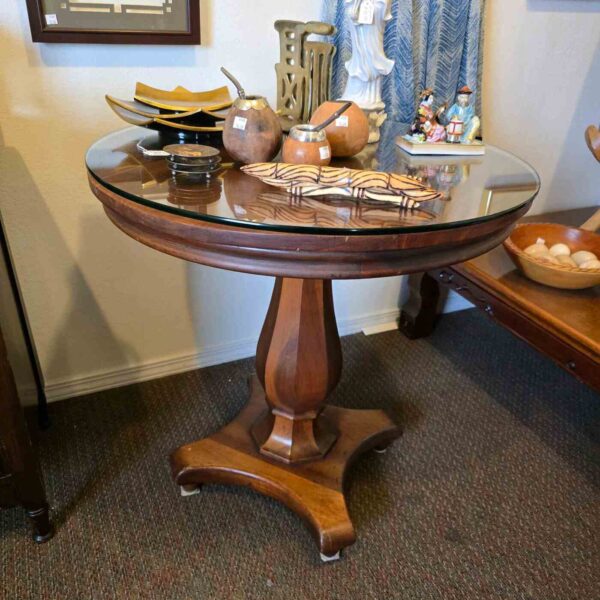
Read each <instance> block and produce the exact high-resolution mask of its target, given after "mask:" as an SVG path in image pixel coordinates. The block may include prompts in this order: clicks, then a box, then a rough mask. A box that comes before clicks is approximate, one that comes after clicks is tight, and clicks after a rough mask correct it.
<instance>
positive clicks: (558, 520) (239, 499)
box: [0, 310, 600, 600]
mask: <svg viewBox="0 0 600 600" xmlns="http://www.w3.org/2000/svg"><path fill="white" fill-rule="evenodd" d="M343 346H344V353H345V370H344V374H343V377H342V382H341V384H340V386H339V388H338V390H337V391H336V393H335V396H334V398H333V401H334V402H335V403H339V404H343V405H345V406H352V407H363V408H371V407H384V408H386V409H387V410H388V411H389V412H390V414H391V415H392V416H393V417H394V419H395V420H396V421H397V422H398V423H399V424H402V426H403V427H404V430H405V431H404V435H403V436H402V437H401V438H400V439H399V440H398V441H397V442H396V443H395V444H394V445H393V446H392V448H390V450H389V451H388V452H387V454H385V455H378V454H374V453H372V454H368V455H367V456H365V457H364V458H363V459H361V460H360V461H359V462H358V463H357V464H356V466H355V467H354V469H353V471H352V472H351V474H350V486H349V488H350V492H349V506H350V512H351V515H352V516H353V518H354V522H355V526H356V529H357V533H358V541H357V543H356V544H355V545H354V546H352V547H351V548H349V549H348V550H347V551H346V552H345V555H344V557H343V559H342V560H341V561H339V562H337V563H331V564H322V563H321V562H320V560H319V555H318V552H317V550H316V546H315V545H314V543H313V540H312V538H311V537H310V535H309V533H308V531H307V530H306V529H305V527H304V525H303V523H302V522H301V521H300V519H299V518H298V517H296V516H295V515H294V514H292V513H291V512H289V511H288V510H287V509H285V508H284V507H283V506H281V505H280V504H278V503H277V502H275V501H273V500H270V499H268V498H264V497H262V496H260V495H258V494H256V493H254V492H252V491H250V490H247V489H243V488H236V487H224V486H205V487H204V488H203V490H202V493H201V494H199V495H196V496H192V497H189V498H182V497H180V496H179V494H178V489H177V488H176V487H175V485H174V484H173V483H172V481H171V479H170V474H169V468H168V462H167V454H168V452H169V451H170V450H171V449H173V448H175V447H176V446H178V445H180V444H183V443H184V442H188V441H191V440H194V439H196V438H198V437H201V436H205V435H207V434H209V433H210V432H212V431H214V430H215V429H217V428H218V427H219V426H221V425H223V424H224V423H226V422H227V421H228V420H230V419H231V418H232V417H233V416H234V415H235V414H236V413H237V411H238V410H239V409H240V408H241V406H242V404H243V402H244V398H245V396H246V387H245V377H246V375H247V374H248V373H249V372H250V371H251V369H252V361H250V360H247V361H240V362H236V363H231V364H228V365H221V366H218V367H212V368H209V369H204V370H202V371H198V372H194V373H188V374H184V375H178V376H174V377H169V378H166V379H162V380H158V381H153V382H149V383H145V384H141V385H135V386H131V387H128V388H123V389H119V390H113V391H108V392H103V393H101V394H94V395H91V396H89V397H87V398H81V399H75V400H69V401H65V402H61V403H58V404H55V405H52V407H51V409H52V418H53V423H54V425H53V428H52V429H51V430H50V431H49V432H47V433H45V434H43V435H42V437H41V440H40V445H41V447H40V452H41V455H42V462H43V468H44V470H45V476H46V480H47V487H48V494H49V497H50V498H51V502H52V505H53V509H54V518H55V521H56V523H57V526H58V531H57V534H56V537H55V538H54V539H53V540H52V541H51V542H49V543H48V544H46V545H44V546H41V547H38V546H35V545H34V544H33V543H32V542H31V541H30V540H29V539H28V537H27V535H28V529H27V526H26V525H25V523H24V518H23V514H22V511H20V510H18V509H14V510H13V509H11V510H8V511H0V558H1V560H0V578H1V581H0V597H1V598H2V599H3V600H4V599H6V600H9V599H10V600H13V599H15V600H17V599H18V600H24V599H27V598H35V599H42V598H44V599H45V598H51V599H53V600H54V599H61V600H62V599H68V600H75V599H80V598H81V599H86V600H89V599H104V598H118V599H129V598H131V599H133V598H135V599H137V598H148V599H160V600H179V599H188V598H190V599H211V600H212V599H227V600H229V599H232V600H237V599H240V600H242V599H243V600H246V599H271V598H273V599H284V598H285V599H286V600H294V599H303V600H304V599H311V600H312V599H319V600H329V599H351V600H354V599H356V600H363V599H371V598H374V599H378V600H388V599H393V598H408V599H421V598H423V599H430V598H431V599H438V598H440V599H442V598H443V599H448V598H457V599H471V598H473V599H480V598H503V599H504V598H507V599H508V598H510V599H512V598H515V599H516V598H519V599H521V598H527V599H529V598H531V599H536V600H539V599H542V600H554V599H561V600H562V599H578V600H588V599H590V600H592V599H596V598H600V562H599V550H598V549H599V547H600V536H599V525H600V520H599V519H600V515H599V505H600V503H599V499H600V494H599V493H598V489H599V487H600V453H599V444H598V441H599V437H600V436H599V435H598V433H599V431H598V422H599V418H598V417H599V416H600V403H599V397H598V395H596V394H595V393H593V392H592V391H590V390H589V389H587V388H586V387H584V386H582V385H580V384H579V383H577V382H576V381H575V380H574V379H572V378H571V377H570V376H569V375H568V374H566V373H564V372H563V371H562V370H560V369H559V368H558V367H556V366H554V365H553V364H552V363H551V362H549V361H548V360H546V359H544V358H543V357H541V356H540V355H539V354H537V353H536V352H535V351H533V350H531V349H530V348H529V347H527V346H526V345H525V344H524V343H522V342H520V341H519V340H517V339H516V338H514V337H512V336H511V335H510V334H509V333H507V332H505V331H504V330H502V329H501V328H499V327H497V326H495V325H494V324H493V323H491V322H489V321H487V320H486V318H485V317H484V316H482V315H481V314H479V313H477V312H475V311H473V310H471V311H464V312H461V313H455V314H452V315H449V316H446V317H444V318H443V319H442V320H441V322H440V324H439V326H438V329H437V331H436V333H435V334H434V335H433V336H432V337H431V338H429V339H426V340H420V341H415V342H410V341H408V340H406V339H405V338H404V337H403V336H402V335H401V334H399V333H397V332H390V333H385V334H380V335H377V336H372V337H364V336H363V335H355V336H351V337H348V338H345V339H344V340H343Z"/></svg>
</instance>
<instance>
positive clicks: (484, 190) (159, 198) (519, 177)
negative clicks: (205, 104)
mask: <svg viewBox="0 0 600 600" xmlns="http://www.w3.org/2000/svg"><path fill="white" fill-rule="evenodd" d="M405 127H406V126H403V125H402V124H399V123H393V122H388V123H385V124H384V126H383V128H382V139H381V141H380V142H379V144H371V145H369V146H367V148H366V149H365V150H363V151H362V152H361V153H360V154H358V155H356V156H354V157H352V158H351V159H344V160H334V161H333V162H332V164H331V166H340V167H342V166H344V167H350V168H353V169H368V170H374V171H387V172H392V173H400V174H406V175H412V176H415V177H419V178H421V180H422V181H423V183H425V184H426V185H428V186H430V187H432V188H434V189H436V190H439V191H440V192H441V193H442V195H443V196H442V198H441V199H439V200H435V201H433V202H424V203H422V204H421V206H420V208H419V209H412V210H411V209H406V208H400V207H398V206H397V205H394V204H391V203H389V202H385V203H384V202H376V201H371V200H355V199H349V198H342V197H335V196H331V197H324V198H303V197H296V196H291V195H290V194H288V193H287V192H285V191H283V190H281V189H278V188H275V187H272V186H270V185H268V184H266V183H263V182H261V181H260V180H258V179H256V178H254V177H251V176H250V175H246V174H245V173H243V172H242V171H240V170H239V168H237V167H236V166H234V165H233V164H232V163H231V162H230V159H229V158H228V157H227V154H226V152H225V150H224V149H223V148H222V147H219V150H220V151H221V153H222V156H223V163H222V164H223V166H224V168H223V170H222V171H221V172H220V173H218V174H217V175H216V176H215V175H213V177H212V178H211V179H210V180H208V181H197V180H186V179H185V178H181V177H178V178H174V177H172V176H171V173H170V171H169V168H168V166H167V163H166V161H165V159H164V158H160V157H154V158H151V157H146V156H144V155H143V153H142V152H141V150H139V149H138V143H139V142H140V141H141V140H143V145H144V146H145V147H146V148H148V147H157V148H160V147H161V146H162V145H167V144H168V143H173V139H172V138H167V139H165V138H161V137H160V135H159V134H158V133H156V132H150V131H149V130H146V129H142V128H138V127H131V128H128V129H123V130H121V131H117V132H115V133H112V134H110V135H107V136H106V137H104V138H102V139H100V140H99V141H97V142H96V143H95V144H94V145H93V146H92V147H91V148H90V149H89V150H88V153H87V156H86V164H87V167H88V170H89V171H90V173H91V174H92V175H93V176H94V177H95V178H96V179H97V180H98V181H99V182H100V183H101V184H102V185H104V186H105V187H107V188H109V189H110V190H112V191H114V192H116V193H117V194H119V195H121V196H124V197H126V198H128V199H130V200H131V201H133V202H138V203H140V204H143V205H145V206H149V207H151V208H155V209H158V210H163V211H167V212H171V213H176V214H180V215H183V216H186V217H190V218H193V219H198V220H202V221H210V222H216V223H221V224H228V225H236V226H243V227H254V228H261V229H268V230H274V231H293V232H301V233H302V232H305V233H319V234H328V233H329V234H349V235H351V234H367V233H368V234H377V233H388V234H389V233H408V232H414V231H428V230H436V229H445V228H450V227H457V226H460V225H465V224H472V223H477V222H483V221H486V220H489V219H494V218H496V217H498V216H500V215H502V214H505V213H510V212H513V211H515V210H518V209H519V208H521V207H522V206H523V205H525V204H526V203H527V202H529V201H530V200H531V199H532V198H533V197H534V196H535V195H536V194H537V192H538V190H539V185H540V183H539V178H538V175H537V173H536V172H535V171H534V169H532V168H531V167H530V166H529V165H528V164H527V163H525V162H524V161H522V160H520V159H519V158H517V157H515V156H513V155H512V154H510V153H508V152H505V151H504V150H500V149H499V148H495V147H493V146H489V145H488V146H486V153H485V155H483V156H468V157H467V156H420V157H418V156H411V155H409V154H407V153H406V152H404V150H402V149H400V148H399V147H397V146H396V144H395V138H396V136H397V135H400V134H401V133H403V131H404V129H405ZM199 143H203V144H207V145H214V142H213V143H211V142H210V141H207V142H199ZM216 147H218V146H216Z"/></svg>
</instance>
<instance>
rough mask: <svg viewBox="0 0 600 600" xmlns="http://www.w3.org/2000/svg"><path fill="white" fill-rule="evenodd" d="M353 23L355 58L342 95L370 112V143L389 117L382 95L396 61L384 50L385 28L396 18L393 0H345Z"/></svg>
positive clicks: (347, 66) (352, 33) (351, 63)
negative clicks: (393, 16) (385, 80)
mask: <svg viewBox="0 0 600 600" xmlns="http://www.w3.org/2000/svg"><path fill="white" fill-rule="evenodd" d="M344 1H345V4H346V7H347V11H348V16H349V19H350V22H351V24H352V26H351V27H350V35H351V38H352V58H351V59H350V60H349V61H348V62H347V63H346V69H347V70H348V82H347V84H346V89H345V90H344V94H343V95H342V98H344V99H345V100H353V101H354V102H356V104H358V105H359V106H360V107H361V108H362V109H363V110H364V111H365V112H366V113H367V117H368V119H369V124H370V126H371V131H370V133H369V143H373V142H377V141H378V140H379V137H380V134H379V127H380V126H381V124H382V123H383V121H384V120H385V117H386V114H385V104H384V103H383V100H382V98H381V86H382V82H383V78H384V77H385V76H386V75H389V74H390V73H391V71H392V69H393V68H394V61H393V60H390V59H389V58H387V56H386V55H385V52H384V50H383V30H384V28H385V24H386V22H387V21H389V20H390V19H391V18H392V13H391V11H390V4H389V0H344Z"/></svg>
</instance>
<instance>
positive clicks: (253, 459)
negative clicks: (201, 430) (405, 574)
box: [171, 376, 399, 556]
mask: <svg viewBox="0 0 600 600" xmlns="http://www.w3.org/2000/svg"><path fill="white" fill-rule="evenodd" d="M268 410H269V408H268V406H267V403H266V401H265V396H264V391H263V388H262V386H261V385H260V382H259V381H258V378H257V377H256V376H253V377H251V379H250V401H249V402H248V404H247V405H246V406H245V408H244V409H243V410H242V411H241V413H240V414H239V415H238V416H237V417H236V418H235V419H234V420H233V421H232V422H231V423H229V425H226V426H225V427H224V428H223V429H221V430H220V431H219V432H217V433H215V434H214V435H211V436H210V437H207V438H205V439H203V440H200V441H197V442H193V443H191V444H188V445H186V446H182V447H181V448H179V449H178V450H176V451H175V452H174V453H173V454H172V455H171V467H172V470H173V476H174V477H175V480H176V482H177V483H178V484H179V485H181V486H188V487H187V488H186V489H188V490H189V489H190V487H189V486H193V485H200V484H202V483H224V484H235V485H246V486H249V487H251V488H253V489H254V490H256V491H258V492H260V493H261V494H265V495H267V496H271V497H273V498H275V499H277V500H280V501H281V502H283V503H284V504H285V505H286V506H288V507H289V508H291V509H292V510H294V511H295V512H297V513H298V514H299V515H300V516H301V517H302V518H303V519H304V520H305V521H306V522H307V523H308V525H309V527H310V529H311V531H312V532H313V534H314V536H315V538H316V541H317V544H318V546H319V550H320V552H321V553H322V554H323V555H325V556H332V555H335V554H336V553H337V552H339V551H340V550H341V549H342V548H344V547H346V546H349V545H350V544H352V543H354V541H355V539H356V536H355V533H354V527H353V526H352V521H351V520H350V517H349V515H348V509H347V507H346V500H345V498H344V490H343V481H344V474H345V472H346V469H347V467H348V466H349V465H350V464H351V463H352V462H353V460H354V459H356V458H357V457H358V456H359V455H360V454H361V453H363V452H366V451H367V450H370V449H373V448H376V449H381V448H385V447H386V446H387V445H389V444H390V443H391V442H392V441H393V440H394V439H395V438H396V437H398V435H399V430H398V428H397V427H396V426H395V425H394V423H393V422H392V421H391V420H390V419H389V418H388V417H387V415H386V414H385V413H384V412H383V411H381V410H350V409H346V408H339V407H336V406H326V407H325V408H324V409H323V411H322V413H321V415H322V416H323V417H325V418H326V419H327V422H328V423H329V424H330V425H331V426H332V427H334V428H335V430H336V431H337V432H338V433H339V437H338V438H337V440H336V441H335V443H334V444H333V446H332V447H331V449H330V450H329V451H328V453H327V454H326V456H325V457H324V458H321V459H317V460H314V461H311V462H304V463H301V464H297V465H287V464H285V463H282V462H281V461H276V460H272V459H270V458H269V457H266V456H265V455H264V454H261V453H260V452H259V449H258V447H257V444H256V442H255V440H254V437H253V434H252V426H253V425H254V424H255V423H256V422H257V421H259V420H260V417H261V415H263V414H265V413H267V411H268Z"/></svg>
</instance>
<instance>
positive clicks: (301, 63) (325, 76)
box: [275, 20, 336, 131]
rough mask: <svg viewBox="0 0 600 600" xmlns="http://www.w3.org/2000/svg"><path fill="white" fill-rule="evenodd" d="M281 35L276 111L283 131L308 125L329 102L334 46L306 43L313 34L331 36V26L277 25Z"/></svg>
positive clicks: (276, 22) (289, 23) (278, 23)
mask: <svg viewBox="0 0 600 600" xmlns="http://www.w3.org/2000/svg"><path fill="white" fill-rule="evenodd" d="M275 29H276V30H277V31H278V32H279V42H280V62H279V63H278V64H276V65H275V72H276V73H277V110H278V112H279V114H280V115H281V117H282V127H283V130H284V131H289V130H290V128H291V127H293V126H294V125H297V124H299V123H306V122H308V121H309V119H310V117H311V116H312V113H313V112H314V111H315V110H316V109H317V107H318V106H319V105H320V104H321V103H323V102H325V101H326V100H329V86H330V81H331V62H332V60H333V55H334V54H335V50H336V49H335V46H334V45H333V44H329V43H327V42H312V41H308V42H307V41H306V38H307V37H308V36H309V35H310V34H317V35H331V34H333V33H334V31H335V27H334V26H333V25H330V24H329V23H320V22H318V21H310V22H308V23H302V22H300V21H285V20H282V21H275Z"/></svg>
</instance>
